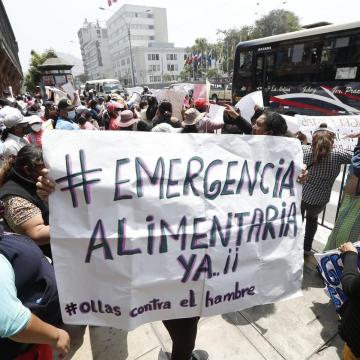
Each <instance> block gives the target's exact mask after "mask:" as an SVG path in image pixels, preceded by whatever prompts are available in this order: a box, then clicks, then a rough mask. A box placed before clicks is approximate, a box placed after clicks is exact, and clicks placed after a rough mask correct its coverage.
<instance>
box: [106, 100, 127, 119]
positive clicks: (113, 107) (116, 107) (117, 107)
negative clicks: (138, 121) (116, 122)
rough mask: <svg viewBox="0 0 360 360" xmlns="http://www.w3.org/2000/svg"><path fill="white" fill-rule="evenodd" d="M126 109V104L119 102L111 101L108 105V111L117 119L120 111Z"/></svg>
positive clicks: (111, 116)
mask: <svg viewBox="0 0 360 360" xmlns="http://www.w3.org/2000/svg"><path fill="white" fill-rule="evenodd" d="M123 109H124V105H123V104H120V103H118V102H110V103H109V104H108V106H107V111H108V114H109V116H110V118H112V119H116V118H118V117H119V115H120V112H121V111H122V110H123Z"/></svg>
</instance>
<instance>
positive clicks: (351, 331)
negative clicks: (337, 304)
mask: <svg viewBox="0 0 360 360" xmlns="http://www.w3.org/2000/svg"><path fill="white" fill-rule="evenodd" d="M342 260H343V264H344V270H343V277H342V280H341V283H342V286H343V289H344V292H345V294H346V295H347V296H348V297H349V300H348V302H347V304H346V305H345V309H344V314H343V316H342V320H341V325H340V329H339V333H340V336H341V337H342V338H343V340H344V341H345V342H346V343H347V345H348V346H349V347H350V349H351V351H352V352H353V353H354V355H355V356H356V357H360V273H359V270H358V263H357V262H358V255H357V254H356V253H355V252H352V251H348V252H346V253H344V254H343V255H342Z"/></svg>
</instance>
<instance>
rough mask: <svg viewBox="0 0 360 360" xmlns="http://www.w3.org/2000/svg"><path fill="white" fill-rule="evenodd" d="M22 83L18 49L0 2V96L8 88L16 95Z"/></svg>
mask: <svg viewBox="0 0 360 360" xmlns="http://www.w3.org/2000/svg"><path fill="white" fill-rule="evenodd" d="M22 81H23V73H22V69H21V65H20V60H19V48H18V44H17V42H16V38H15V35H14V32H13V30H12V27H11V24H10V21H9V18H8V16H7V14H6V10H5V7H4V4H3V2H2V1H1V0H0V91H1V93H0V96H1V95H2V92H3V91H4V90H5V89H8V88H9V86H11V87H12V90H13V92H14V94H18V93H19V92H20V89H21V85H22Z"/></svg>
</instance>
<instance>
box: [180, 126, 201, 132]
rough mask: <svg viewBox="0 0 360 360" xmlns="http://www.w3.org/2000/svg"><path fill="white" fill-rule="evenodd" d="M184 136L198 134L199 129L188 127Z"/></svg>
mask: <svg viewBox="0 0 360 360" xmlns="http://www.w3.org/2000/svg"><path fill="white" fill-rule="evenodd" d="M181 132H182V133H183V134H197V133H198V132H199V129H198V128H197V126H196V124H195V125H186V126H185V127H184V128H183V129H182V131H181Z"/></svg>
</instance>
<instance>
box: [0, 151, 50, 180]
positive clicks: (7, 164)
mask: <svg viewBox="0 0 360 360" xmlns="http://www.w3.org/2000/svg"><path fill="white" fill-rule="evenodd" d="M44 168H45V165H44V160H43V157H42V151H41V148H40V147H39V146H37V145H25V146H24V147H22V148H21V149H20V150H19V152H18V154H17V156H16V158H13V157H11V158H8V159H6V160H5V161H4V162H3V164H2V166H1V168H0V186H1V185H3V184H4V183H5V182H6V180H7V176H8V174H9V172H10V170H11V169H14V170H15V171H16V172H17V173H18V174H19V175H21V176H23V177H24V178H26V179H28V180H30V181H33V182H34V183H35V182H36V181H37V179H38V177H39V176H41V171H42V170H43V169H44Z"/></svg>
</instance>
